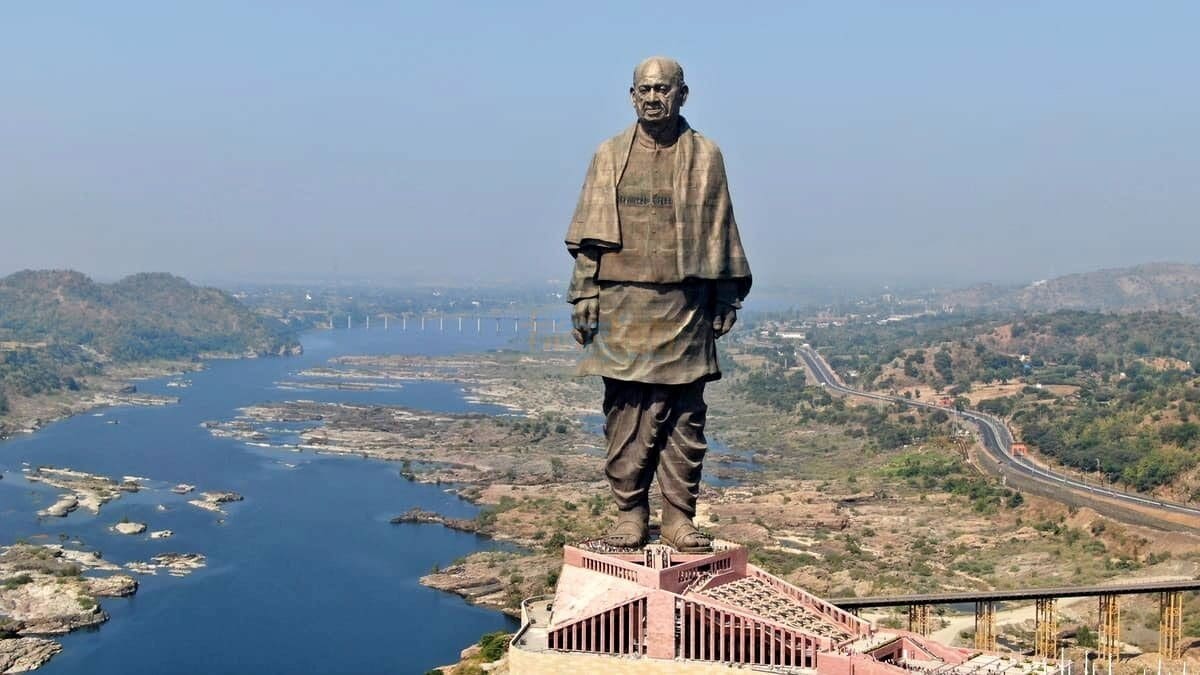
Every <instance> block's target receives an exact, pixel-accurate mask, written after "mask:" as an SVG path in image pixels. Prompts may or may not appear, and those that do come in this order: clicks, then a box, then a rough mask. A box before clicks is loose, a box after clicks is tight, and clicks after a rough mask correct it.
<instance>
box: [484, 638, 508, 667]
mask: <svg viewBox="0 0 1200 675" xmlns="http://www.w3.org/2000/svg"><path fill="white" fill-rule="evenodd" d="M511 637H512V633H505V632H504V631H502V630H500V631H495V632H493V633H487V634H485V635H484V636H483V637H481V638H479V655H480V656H481V657H483V660H484V661H486V662H488V663H491V662H492V661H496V660H498V659H500V657H502V656H504V653H505V652H507V651H508V640H509V638H511Z"/></svg>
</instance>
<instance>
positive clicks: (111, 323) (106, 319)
mask: <svg viewBox="0 0 1200 675" xmlns="http://www.w3.org/2000/svg"><path fill="white" fill-rule="evenodd" d="M0 342H10V343H30V344H42V343H44V344H50V345H53V344H60V345H70V346H81V347H84V348H86V349H89V350H92V351H94V352H96V353H98V355H101V356H102V357H106V358H108V359H112V360H114V361H139V360H144V359H156V358H161V359H179V358H189V357H196V356H202V355H204V354H206V353H222V354H233V355H250V354H253V355H258V356H263V355H268V354H286V353H290V352H292V351H294V350H296V349H298V343H297V341H296V339H295V336H294V335H292V334H291V333H289V332H288V331H286V330H285V329H284V328H283V326H282V325H281V324H278V323H276V322H274V321H273V320H271V319H267V318H264V317H261V316H259V315H256V314H255V313H253V312H252V311H250V310H249V309H247V308H246V307H245V306H243V305H242V304H241V303H240V302H238V301H237V300H236V299H235V298H234V297H233V296H231V295H229V294H228V293H226V292H224V291H221V290H218V289H215V288H204V287H199V286H194V285H192V284H190V283H188V281H187V280H185V279H182V278H180V277H177V276H173V275H170V274H135V275H133V276H130V277H126V278H124V279H121V280H120V281H118V282H116V283H112V284H100V283H96V282H94V281H92V280H91V279H89V278H88V277H87V276H85V275H83V274H80V273H79V272H74V271H63V270H52V271H51V270H39V271H24V272H17V273H16V274H12V275H10V276H7V277H4V278H2V279H0Z"/></svg>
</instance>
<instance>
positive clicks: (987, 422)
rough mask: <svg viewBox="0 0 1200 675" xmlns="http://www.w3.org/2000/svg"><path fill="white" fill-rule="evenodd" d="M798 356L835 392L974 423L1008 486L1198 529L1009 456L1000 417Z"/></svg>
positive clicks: (1181, 517) (1128, 517)
mask: <svg viewBox="0 0 1200 675" xmlns="http://www.w3.org/2000/svg"><path fill="white" fill-rule="evenodd" d="M796 355H797V356H798V357H799V358H801V359H804V363H805V364H806V365H807V366H808V369H809V371H811V372H812V373H813V375H814V376H815V377H816V379H817V382H818V384H820V385H822V386H824V387H826V388H828V389H830V390H832V391H836V392H840V393H843V394H848V395H851V396H859V397H862V398H868V399H874V400H877V401H884V402H888V403H900V404H902V405H907V406H911V407H914V408H926V409H929V410H945V411H946V412H948V413H950V414H958V415H960V416H961V417H963V418H965V419H967V420H970V421H971V422H974V423H975V425H976V426H977V427H978V428H979V433H980V436H981V438H982V440H983V449H984V452H985V453H986V455H987V458H988V459H989V460H990V462H989V463H988V466H985V467H984V468H985V469H989V470H991V472H993V473H995V474H998V475H1001V476H1004V477H1005V478H1006V480H1007V482H1008V483H1009V484H1010V485H1013V486H1014V487H1019V488H1022V489H1027V490H1029V491H1031V492H1036V493H1037V494H1040V495H1042V496H1045V497H1049V498H1051V499H1055V500H1057V501H1060V502H1064V503H1066V504H1070V505H1075V506H1087V507H1089V508H1092V509H1095V510H1096V511H1098V512H1100V513H1104V514H1106V515H1110V516H1112V517H1114V518H1117V519H1118V520H1122V521H1125V522H1132V523H1135V524H1139V525H1151V526H1154V527H1160V528H1164V529H1169V530H1179V531H1186V532H1200V508H1197V507H1194V506H1189V505H1187V504H1179V503H1177V502H1170V501H1165V500H1161V499H1154V498H1153V497H1147V496H1145V495H1141V494H1136V493H1132V492H1124V491H1121V490H1117V489H1115V488H1111V487H1105V486H1102V485H1091V484H1088V483H1085V482H1082V481H1080V480H1077V479H1075V478H1072V477H1071V476H1067V475H1064V474H1061V473H1057V472H1055V471H1051V470H1049V469H1047V468H1046V467H1042V466H1038V465H1037V464H1034V463H1033V462H1032V461H1030V459H1029V458H1028V457H1024V456H1020V455H1016V456H1014V455H1013V454H1012V444H1013V437H1012V433H1011V432H1010V431H1009V429H1008V425H1006V424H1005V423H1004V422H1003V421H1001V420H1000V419H998V418H996V417H993V416H992V415H988V414H986V413H981V412H979V411H976V410H955V409H954V408H950V407H946V406H939V405H935V404H932V403H925V402H924V401H914V400H912V399H907V398H904V397H903V396H890V395H887V394H876V393H873V392H866V391H859V390H857V389H851V388H850V387H847V386H846V385H844V384H842V383H841V381H840V380H839V379H838V377H837V375H836V374H835V373H834V372H833V369H832V368H830V367H829V364H828V363H826V362H825V359H824V358H822V357H821V355H820V354H818V353H817V351H816V350H815V349H813V348H812V347H809V346H808V345H804V346H802V347H799V348H797V349H796Z"/></svg>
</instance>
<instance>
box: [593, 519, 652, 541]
mask: <svg viewBox="0 0 1200 675" xmlns="http://www.w3.org/2000/svg"><path fill="white" fill-rule="evenodd" d="M649 540H650V524H649V523H648V522H646V520H645V518H644V516H643V515H642V514H639V513H636V512H626V513H622V514H621V515H619V516H617V524H616V525H614V526H613V528H612V529H611V530H609V531H608V534H605V535H604V536H603V537H602V538H601V541H603V542H604V543H605V544H607V545H608V546H613V547H616V548H641V547H643V546H645V545H646V542H647V541H649Z"/></svg>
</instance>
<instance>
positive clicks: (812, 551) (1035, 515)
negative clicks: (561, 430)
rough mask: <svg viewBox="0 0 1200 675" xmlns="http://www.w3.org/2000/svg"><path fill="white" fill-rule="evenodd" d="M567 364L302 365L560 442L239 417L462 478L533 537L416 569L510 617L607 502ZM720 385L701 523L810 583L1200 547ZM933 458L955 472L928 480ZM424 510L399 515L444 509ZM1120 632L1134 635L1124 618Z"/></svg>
mask: <svg viewBox="0 0 1200 675" xmlns="http://www.w3.org/2000/svg"><path fill="white" fill-rule="evenodd" d="M573 364H574V360H573V359H563V358H561V357H557V356H553V355H549V356H543V355H524V356H521V357H516V356H507V355H506V356H502V357H495V356H492V355H489V356H486V357H479V358H478V359H474V358H473V357H469V356H463V357H455V358H452V359H441V360H439V359H412V358H407V357H362V358H359V357H343V358H341V359H337V360H336V362H335V365H334V366H331V367H330V368H328V369H322V370H320V371H313V372H312V373H311V374H312V376H314V377H316V376H320V377H322V378H326V379H327V380H328V379H329V378H333V380H334V381H337V379H338V378H341V377H345V378H349V379H352V380H354V381H357V382H369V381H372V380H377V381H381V382H393V381H397V380H411V379H438V378H450V379H453V380H454V381H456V382H460V383H462V384H463V385H464V387H465V388H466V389H467V391H468V393H469V394H471V395H477V396H480V398H481V399H483V400H486V399H485V396H488V395H489V394H488V393H487V392H489V391H491V392H497V393H493V394H490V395H491V396H497V397H498V400H503V401H504V402H505V404H506V408H507V409H508V410H509V411H510V412H511V413H512V414H514V415H522V416H523V417H522V418H521V419H524V420H531V419H532V420H536V419H538V417H537V416H539V415H545V414H547V412H551V411H552V412H553V413H556V414H561V415H562V416H563V418H565V422H566V423H567V424H568V426H569V427H570V428H571V430H572V431H571V433H570V434H568V435H566V436H564V437H563V438H562V439H561V440H562V442H550V443H541V442H531V439H530V438H528V437H525V438H522V437H520V436H513V437H507V438H505V439H503V440H497V436H496V435H495V432H496V429H497V428H501V427H503V426H504V424H505V423H501V422H499V421H498V420H499V419H502V418H495V417H488V416H484V417H482V418H472V419H469V420H468V419H467V418H458V419H454V418H448V417H446V416H435V417H436V418H433V417H422V416H421V414H419V413H415V412H413V411H401V410H380V409H378V408H376V409H373V410H370V411H368V410H365V409H358V410H350V411H346V410H336V409H329V408H324V409H313V408H312V407H311V406H309V405H308V404H306V403H301V402H292V403H290V404H276V405H274V407H269V408H263V409H260V410H254V411H247V417H248V418H254V417H256V416H260V415H261V416H262V420H261V421H262V422H264V423H270V422H274V421H278V420H285V419H288V418H289V415H293V417H291V419H300V418H303V419H305V420H307V421H309V422H312V423H314V424H315V425H316V426H315V427H313V428H312V429H311V430H309V431H306V432H304V433H303V434H302V437H303V438H305V439H308V440H313V441H319V442H317V443H311V444H305V445H304V446H303V447H302V448H301V449H314V450H320V449H321V445H322V444H323V443H328V444H329V445H332V446H335V447H336V450H335V451H336V452H343V453H350V452H355V451H359V452H365V453H366V454H367V456H378V457H386V458H390V459H394V460H400V461H407V462H408V464H406V467H407V468H406V471H408V472H409V475H411V476H412V477H413V478H414V479H415V480H428V481H434V482H438V481H442V482H454V483H456V488H455V489H456V491H457V492H458V494H460V495H462V496H463V497H465V498H468V499H470V500H472V501H473V502H475V503H477V504H480V505H482V506H484V511H483V512H482V513H481V515H480V516H479V518H478V519H477V523H475V525H476V528H475V529H476V531H478V532H480V533H483V534H487V535H489V536H493V537H496V538H500V539H504V540H508V541H513V542H517V543H519V544H521V545H522V546H524V547H527V548H528V552H527V553H525V554H520V555H518V554H501V553H478V554H472V555H470V556H467V557H466V558H464V559H461V560H456V561H453V562H452V563H451V564H449V565H447V566H445V567H443V568H440V569H438V570H435V571H433V572H431V573H430V574H428V575H425V576H424V577H422V580H421V581H422V583H423V584H426V585H429V586H431V587H434V588H439V589H442V590H446V591H449V592H454V593H457V594H459V595H461V596H463V597H465V598H467V599H468V600H470V601H471V602H474V603H477V604H480V605H483V606H487V607H491V608H495V609H499V610H501V611H505V612H507V613H510V614H512V613H515V612H516V611H517V607H518V604H519V601H520V599H521V598H523V597H528V596H530V595H537V594H539V593H546V592H550V591H551V590H552V589H553V586H554V582H555V581H556V580H557V572H558V567H559V565H560V563H561V560H560V553H559V549H560V548H561V545H562V544H563V543H567V542H575V541H581V540H586V539H589V538H592V537H595V536H598V535H599V534H600V533H602V532H603V531H604V530H605V529H606V527H607V526H608V524H609V523H611V522H612V521H613V518H614V515H615V511H614V510H613V509H612V507H611V506H610V501H611V500H610V499H609V497H608V495H607V486H606V485H605V483H604V481H603V480H602V475H603V474H602V470H603V469H602V465H603V459H602V455H603V451H602V444H603V441H602V439H601V438H600V437H599V435H598V430H597V429H596V428H595V427H594V426H588V425H585V424H583V422H582V418H581V416H582V415H588V414H590V415H594V414H595V412H596V411H597V410H599V396H598V389H596V388H591V387H589V386H588V384H587V381H586V380H585V381H583V382H584V384H582V385H581V384H580V381H579V380H578V379H577V378H574V377H572V374H571V373H572V369H573ZM338 365H340V366H343V367H345V368H346V369H347V370H345V371H340V368H339V367H337V366H338ZM339 372H340V373H341V374H339ZM736 382H737V380H736V378H735V380H734V383H733V384H736ZM730 384H731V383H725V382H723V383H720V384H717V385H713V386H711V387H710V388H709V390H708V398H709V402H710V422H709V429H711V430H717V431H718V433H720V434H721V436H722V438H723V439H726V440H730V439H732V440H733V442H734V443H735V444H736V446H738V449H742V450H746V451H748V450H749V449H751V448H753V449H754V450H753V452H745V453H743V454H744V455H745V456H748V457H749V458H750V459H751V460H752V461H753V464H754V467H753V468H752V469H748V468H746V467H734V470H733V475H734V476H735V478H736V479H737V480H735V481H734V483H735V484H733V485H730V486H725V487H717V486H705V488H704V492H703V494H702V495H701V501H700V507H699V513H698V515H697V523H698V524H699V525H700V526H701V527H702V528H704V529H706V530H708V531H710V532H712V533H713V534H714V535H716V536H718V537H720V538H722V539H728V540H732V541H738V542H740V543H743V544H745V545H747V546H748V547H749V548H750V549H751V555H752V559H753V560H754V561H755V562H756V563H757V564H760V565H762V566H764V567H766V568H768V569H770V570H771V571H773V572H775V573H777V574H780V575H781V576H784V577H785V578H787V579H788V580H789V581H791V582H792V583H795V584H797V585H800V586H802V587H805V588H809V589H811V590H813V591H814V592H816V593H818V594H821V595H825V596H828V597H836V596H853V595H876V594H887V593H911V592H923V591H938V590H942V591H952V590H975V589H988V588H1007V587H1015V586H1024V585H1028V584H1029V583H1031V582H1030V581H1029V580H1031V579H1032V580H1036V582H1034V583H1037V584H1041V585H1046V584H1052V585H1053V584H1059V585H1072V584H1084V583H1096V582H1101V581H1104V580H1107V579H1112V578H1115V577H1117V576H1118V575H1130V574H1133V575H1134V576H1137V575H1152V576H1153V575H1161V574H1164V573H1170V572H1171V571H1172V570H1171V569H1168V568H1169V564H1168V563H1164V562H1163V561H1167V560H1172V558H1173V557H1174V558H1175V559H1176V560H1177V561H1178V562H1179V564H1185V563H1187V564H1190V563H1191V562H1192V561H1191V558H1192V557H1195V556H1196V553H1195V551H1196V550H1197V549H1196V544H1197V542H1196V541H1195V540H1194V538H1189V537H1187V536H1185V535H1178V536H1176V535H1164V534H1163V533H1159V532H1154V531H1149V530H1145V529H1142V528H1138V527H1134V526H1127V525H1122V524H1120V523H1116V522H1114V521H1112V520H1110V519H1107V518H1105V517H1103V516H1101V515H1100V514H1097V513H1095V512H1092V511H1089V510H1087V509H1079V510H1075V509H1068V508H1066V507H1064V506H1062V505H1060V504H1057V503H1055V502H1052V501H1049V500H1045V499H1040V498H1037V497H1032V496H1022V497H1021V498H1017V497H1013V496H1012V493H1011V491H1005V490H1004V489H1003V486H999V485H995V486H992V485H990V484H989V482H988V481H987V480H986V479H983V478H979V477H977V475H976V474H975V472H974V471H973V470H972V469H971V467H970V465H969V462H968V461H967V460H966V459H965V458H966V457H968V455H967V454H964V453H963V451H962V449H961V448H960V447H959V446H958V445H957V444H955V443H954V442H952V439H949V438H946V439H940V438H931V439H929V440H928V441H927V442H926V443H925V444H922V445H918V446H912V447H904V448H900V449H898V450H895V451H890V452H880V451H877V450H867V449H866V448H864V443H863V441H862V440H861V436H856V435H855V434H854V433H853V429H852V428H848V427H841V426H837V425H831V424H824V423H812V422H809V423H805V424H798V423H797V421H796V420H795V419H793V418H792V416H791V415H790V414H788V413H786V412H781V411H779V410H775V409H772V408H767V407H764V406H761V405H756V404H752V403H750V402H748V401H746V400H744V399H743V398H741V397H740V396H738V395H737V394H736V393H735V391H734V390H735V389H736V387H735V386H730ZM848 405H849V406H854V405H856V403H853V402H848ZM572 414H574V415H575V416H574V417H570V415H572ZM381 420H382V421H383V422H382V423H381V422H380V421H381ZM416 429H419V430H420V431H419V432H414V430H416ZM721 460H722V457H721V456H718V455H715V454H710V457H709V461H708V464H707V465H706V467H705V468H706V475H712V474H711V473H710V472H711V471H712V470H713V469H721V468H725V467H722V463H721ZM551 461H553V462H554V463H555V464H556V465H557V466H559V467H560V469H561V470H560V471H559V472H558V474H557V476H556V475H554V473H553V472H550V473H549V475H548V472H547V471H546V467H548V466H549V465H550V462H551ZM906 467H907V468H906ZM912 467H918V468H917V469H916V470H913V469H912ZM937 467H941V468H937ZM927 471H928V472H932V473H930V474H929V476H934V475H938V476H941V475H950V476H955V475H959V476H961V478H956V479H954V480H942V479H941V478H940V477H938V478H935V479H932V480H931V479H930V478H929V476H926V475H925V472H927ZM939 472H945V473H941V474H939ZM581 478H583V479H590V480H580V479H581ZM955 481H958V482H955ZM967 488H969V489H967ZM423 516H424V517H423V518H419V519H418V518H413V519H410V520H409V522H410V523H411V522H426V523H438V522H440V521H439V519H438V518H436V517H432V516H430V515H429V514H423ZM443 524H447V525H450V526H453V527H459V526H461V523H458V524H451V523H443ZM411 526H419V525H411ZM1180 558H1183V560H1178V559H1180ZM1176 571H1177V570H1176ZM1130 631H1131V634H1133V635H1136V634H1137V632H1136V630H1134V627H1132V626H1131V627H1130ZM960 632H961V631H960ZM959 639H960V640H963V641H967V637H964V636H961V635H960V636H959Z"/></svg>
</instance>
